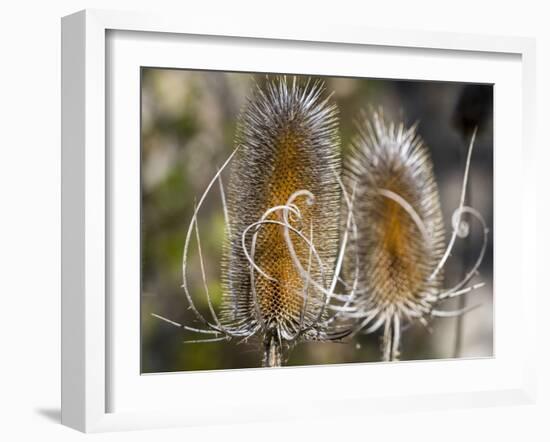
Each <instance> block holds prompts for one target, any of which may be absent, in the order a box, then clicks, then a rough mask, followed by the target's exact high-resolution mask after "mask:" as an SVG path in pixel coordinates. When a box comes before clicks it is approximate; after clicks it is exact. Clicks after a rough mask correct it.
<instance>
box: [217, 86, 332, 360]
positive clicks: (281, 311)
mask: <svg viewBox="0 0 550 442" xmlns="http://www.w3.org/2000/svg"><path fill="white" fill-rule="evenodd" d="M337 123H338V120H337V111H336V107H335V106H334V105H333V104H331V103H330V101H329V97H327V96H326V95H325V93H324V86H323V84H322V83H321V82H313V83H312V82H310V81H308V82H306V83H300V82H299V81H298V80H297V79H296V78H293V79H292V80H291V81H289V80H287V79H286V78H284V77H279V78H277V79H275V80H268V81H267V82H266V84H265V86H264V87H257V88H256V90H255V92H254V95H253V96H252V97H251V98H250V99H249V100H248V103H247V105H246V108H245V109H244V111H243V112H242V115H241V117H240V120H239V124H238V129H237V136H236V145H237V146H238V152H237V154H236V157H235V159H234V161H233V167H232V170H231V175H230V182H229V186H228V193H227V216H228V218H229V224H228V241H227V244H226V246H225V252H224V258H223V263H222V269H223V275H222V279H223V284H224V298H223V303H222V310H221V321H222V323H224V324H229V325H230V327H232V328H237V329H239V330H243V331H245V332H246V333H245V334H247V335H253V334H259V335H260V336H261V339H262V341H263V343H264V347H265V357H264V364H265V365H280V363H281V360H282V356H281V353H282V351H283V349H284V347H285V346H287V345H291V343H292V342H295V341H296V340H297V339H298V338H302V339H327V338H328V335H327V330H326V329H325V328H324V327H323V326H321V324H322V323H323V321H324V319H325V318H326V305H325V304H326V298H327V296H326V290H328V288H329V284H330V282H331V280H332V278H333V275H334V265H335V261H336V257H337V252H338V237H339V225H338V222H339V221H338V214H339V211H340V197H341V189H340V186H339V183H338V179H339V178H338V177H339V175H340V168H341V165H340V157H339V137H338V133H337ZM312 251H315V256H312ZM304 272H305V275H304Z"/></svg>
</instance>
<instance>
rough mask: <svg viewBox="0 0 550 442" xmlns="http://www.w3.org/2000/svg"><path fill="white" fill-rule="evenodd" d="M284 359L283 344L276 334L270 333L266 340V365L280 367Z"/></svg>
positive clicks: (263, 363) (264, 361)
mask: <svg viewBox="0 0 550 442" xmlns="http://www.w3.org/2000/svg"><path fill="white" fill-rule="evenodd" d="M281 360H282V351H281V344H280V342H279V341H278V340H277V339H276V337H275V336H274V335H268V336H267V337H266V339H265V341H264V358H263V361H262V365H263V366H264V367H280V366H281Z"/></svg>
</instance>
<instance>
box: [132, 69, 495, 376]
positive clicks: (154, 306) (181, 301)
mask: <svg viewBox="0 0 550 442" xmlns="http://www.w3.org/2000/svg"><path fill="white" fill-rule="evenodd" d="M264 80H265V75H264V74H245V73H223V72H199V71H185V70H169V69H158V68H143V69H142V133H141V140H142V143H141V144H142V145H141V149H142V165H141V168H142V170H141V174H142V211H141V217H142V244H141V248H142V293H141V314H142V318H141V340H142V346H141V348H142V355H141V358H142V361H141V362H142V372H143V373H155V372H169V371H182V370H208V369H219V368H246V367H258V366H259V364H260V352H259V351H258V348H257V347H256V346H255V345H253V344H248V345H238V346H237V345H236V344H234V343H227V342H221V343H204V344H183V341H184V340H188V339H196V338H201V337H203V336H201V335H192V334H191V333H189V332H183V330H182V329H179V328H176V327H174V326H172V325H170V324H167V323H165V322H162V321H160V320H158V319H156V318H154V317H152V316H151V314H152V313H155V314H159V315H162V316H164V317H167V318H169V319H171V320H174V321H177V322H179V323H185V324H188V325H198V323H197V322H196V320H195V318H194V316H193V314H192V312H190V311H188V310H187V301H186V300H185V297H184V293H183V290H182V289H181V288H180V286H181V279H182V278H181V260H182V249H183V244H184V240H185V234H186V231H187V227H188V225H189V221H190V218H191V214H192V211H193V205H194V202H195V200H196V199H198V198H199V197H200V196H201V195H202V193H203V191H204V189H205V187H206V186H207V184H208V182H209V181H210V179H211V178H212V176H213V175H214V174H215V173H216V170H217V168H218V167H219V166H221V164H222V163H223V162H224V161H225V159H226V158H227V157H228V156H229V154H230V152H231V151H232V149H233V137H234V133H235V124H236V121H237V118H238V114H239V111H240V109H241V107H242V106H243V104H244V102H245V99H246V97H247V96H248V95H249V94H250V92H251V91H252V88H253V85H254V82H258V83H261V82H262V81H264ZM324 81H325V83H326V87H327V91H329V92H334V95H333V99H334V101H335V102H336V103H337V104H338V107H339V111H340V132H341V139H342V149H343V154H344V155H345V150H346V149H347V147H348V145H349V141H350V139H351V137H352V136H353V134H354V120H355V119H356V118H358V116H359V112H360V111H361V110H367V111H368V110H369V109H370V108H374V109H377V108H379V107H382V108H383V110H384V114H385V116H386V117H387V118H391V119H393V120H395V121H397V122H398V121H403V122H404V123H405V124H406V125H411V124H413V123H415V122H418V132H419V134H420V135H421V136H422V138H423V139H424V141H425V143H426V144H427V146H428V148H429V150H430V153H431V156H432V160H433V163H434V171H435V175H436V180H437V182H438V185H439V190H440V197H441V204H442V210H443V215H444V220H445V226H446V232H447V239H448V238H449V237H450V234H451V216H452V213H453V211H454V210H455V209H456V207H457V206H458V203H459V197H460V190H461V185H462V179H463V173H464V165H465V161H466V154H467V148H468V143H469V140H470V137H471V133H472V131H473V128H474V127H475V126H478V127H479V132H478V137H477V139H476V143H475V147H474V152H473V156H472V165H471V172H470V181H469V190H468V198H467V201H466V203H467V204H468V205H470V206H473V207H474V208H476V209H477V210H479V212H480V213H481V214H482V215H483V217H484V218H485V220H486V222H487V224H488V226H489V228H490V229H491V232H492V225H493V218H492V217H493V124H492V121H493V115H492V100H493V88H492V86H491V85H467V84H461V83H450V82H430V81H402V80H398V81H397V80H380V79H348V78H333V77H327V78H324ZM225 181H226V182H227V177H225ZM199 226H200V229H201V242H202V247H203V254H204V256H205V261H206V262H205V264H206V268H207V274H208V282H209V291H210V293H211V294H212V295H213V298H214V303H215V304H216V305H218V303H219V301H220V299H221V285H220V271H219V260H220V256H221V247H222V242H223V238H224V230H223V229H224V221H223V212H222V205H221V201H220V198H219V193H218V191H217V186H214V188H213V191H212V192H211V193H210V194H209V196H208V198H207V200H206V201H205V204H204V206H203V209H202V210H201V212H200V214H199ZM471 228H472V233H471V235H470V237H469V238H468V239H466V240H458V241H457V244H456V246H455V249H454V253H453V255H452V256H451V258H450V259H449V260H448V262H447V264H446V267H445V284H444V285H445V287H448V286H451V285H452V284H454V283H456V282H457V281H458V280H460V279H461V278H462V276H463V275H464V273H465V271H467V270H468V269H469V268H470V267H471V265H472V264H473V262H474V260H475V259H476V257H477V253H478V251H479V248H480V247H481V229H480V228H479V226H478V225H477V224H475V223H472V225H471ZM196 255H197V254H196V248H195V246H194V245H192V247H191V249H190V262H189V280H190V287H191V289H192V294H193V296H194V299H195V302H196V304H197V306H198V307H199V308H200V309H201V310H203V311H204V312H205V314H206V310H207V304H206V299H205V297H204V296H203V294H202V282H201V279H200V272H199V267H198V260H197V256H196ZM492 269H493V244H492V233H490V235H489V244H488V249H487V253H486V255H485V258H484V260H483V264H482V266H481V268H480V275H479V276H478V277H476V278H475V279H474V282H479V281H483V282H485V283H486V286H485V287H484V288H482V289H480V290H478V291H476V292H474V294H470V295H468V300H467V302H468V304H469V305H470V304H474V303H482V305H481V307H480V308H478V309H476V310H474V311H472V312H470V313H468V314H467V315H466V316H465V317H464V319H463V324H462V333H461V340H460V342H459V343H458V344H457V342H456V335H457V334H456V322H457V320H456V319H454V318H453V319H449V318H445V319H435V320H434V321H433V323H432V324H431V327H432V331H431V332H429V331H428V330H426V329H425V328H424V327H423V326H421V325H418V326H417V325H414V326H411V327H410V328H409V329H408V330H407V331H406V332H404V334H403V342H402V357H401V359H402V360H419V359H438V358H449V357H453V356H454V355H455V354H458V355H459V356H460V357H484V356H485V357H486V356H491V355H492V352H493V296H492V277H493V270H492ZM458 302H459V301H458V300H450V301H447V302H446V303H445V304H444V305H443V306H444V307H443V308H445V309H453V308H455V307H457V306H458ZM357 344H359V345H357ZM457 345H458V347H459V350H460V351H459V353H455V347H456V346H457ZM379 359H380V352H379V334H377V333H375V334H372V335H367V336H361V337H359V338H358V339H356V341H354V342H353V343H348V344H333V343H307V344H300V345H298V346H297V347H296V348H295V349H294V350H293V352H292V353H291V354H290V358H289V360H288V361H287V364H286V365H312V364H322V363H347V362H373V361H379Z"/></svg>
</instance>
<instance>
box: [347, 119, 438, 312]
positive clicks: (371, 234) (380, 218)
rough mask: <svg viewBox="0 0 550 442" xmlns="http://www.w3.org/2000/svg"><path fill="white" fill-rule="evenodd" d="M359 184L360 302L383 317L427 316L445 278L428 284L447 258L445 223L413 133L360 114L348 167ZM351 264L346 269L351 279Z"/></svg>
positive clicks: (429, 166)
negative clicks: (441, 260) (360, 121)
mask: <svg viewBox="0 0 550 442" xmlns="http://www.w3.org/2000/svg"><path fill="white" fill-rule="evenodd" d="M345 169H346V172H345V174H346V179H347V181H348V183H353V184H355V186H356V188H355V200H354V215H355V221H356V223H357V228H358V235H357V239H356V241H354V243H353V244H352V245H351V248H352V249H353V250H354V251H356V253H357V257H358V261H357V262H358V264H359V272H358V275H359V281H358V287H359V288H360V289H362V290H360V292H359V293H360V294H359V296H358V300H357V303H358V305H360V306H361V308H362V309H363V310H364V311H365V312H375V311H377V312H378V313H377V315H378V316H379V317H381V316H383V315H387V320H390V319H391V316H389V315H394V314H399V315H402V314H403V315H405V316H406V317H408V318H409V319H410V318H411V316H412V317H420V316H421V315H423V314H424V313H427V309H429V302H428V301H429V300H430V299H432V297H433V296H435V295H436V294H437V292H438V289H439V288H440V286H441V283H442V278H443V276H442V272H439V273H438V274H437V275H435V276H434V277H433V278H430V276H431V274H432V272H433V270H434V269H435V268H436V266H437V263H438V262H439V260H440V259H441V257H442V255H443V252H444V235H445V233H444V225H443V219H442V213H441V208H440V202H439V191H438V188H437V183H436V181H435V178H434V174H433V165H432V161H431V158H430V155H429V152H428V149H427V148H426V147H425V145H424V142H423V141H422V139H421V138H420V137H419V136H418V135H417V134H416V131H415V127H411V128H409V129H405V128H404V126H403V125H399V126H397V127H396V126H395V125H394V124H387V123H386V122H385V121H384V120H383V117H382V115H381V114H379V113H374V114H373V115H372V117H371V118H368V117H366V116H363V121H362V123H360V124H359V135H358V136H357V137H356V139H355V140H354V142H353V143H352V149H351V153H350V155H349V157H348V158H347V161H346V167H345ZM351 267H352V266H351V265H349V262H348V264H347V265H346V269H347V270H346V271H347V274H348V275H350V274H351V273H352V271H351Z"/></svg>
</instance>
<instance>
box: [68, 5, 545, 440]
mask: <svg viewBox="0 0 550 442" xmlns="http://www.w3.org/2000/svg"><path fill="white" fill-rule="evenodd" d="M62 35H63V38H62V45H63V48H62V49H63V63H62V68H63V69H62V72H63V94H62V101H63V103H62V104H63V131H62V133H63V161H62V171H63V189H62V190H63V192H62V195H63V197H62V205H63V214H62V215H63V234H62V240H63V246H62V252H63V277H62V288H63V298H62V299H63V303H62V304H63V312H62V318H63V327H62V349H63V361H62V369H63V375H62V387H63V392H62V421H63V423H65V424H66V425H68V426H71V427H74V428H77V429H79V430H81V431H86V432H88V431H108V430H115V429H125V428H128V429H130V428H131V429H136V428H154V427H164V426H185V425H197V424H207V423H208V422H210V421H211V420H212V419H214V418H215V419H216V420H217V421H218V422H249V421H257V420H266V419H273V418H276V419H283V418H285V417H295V416H310V415H321V416H323V415H327V416H328V415H329V414H332V415H334V413H336V414H342V413H346V414H348V415H349V414H353V415H365V414H368V413H370V412H372V411H374V410H380V409H382V410H387V411H388V412H394V411H396V410H401V409H411V408H414V407H424V408H425V407H433V408H441V407H466V406H483V405H498V404H503V403H527V402H529V401H531V400H532V394H533V388H534V375H533V366H532V365H533V364H534V359H532V355H533V354H534V348H533V346H532V345H531V344H530V343H531V342H532V339H531V337H532V334H533V333H534V324H533V323H532V321H531V320H529V319H528V318H530V317H532V316H534V315H532V314H531V313H532V310H533V308H534V307H533V306H534V305H535V303H534V302H533V299H534V297H535V294H536V290H535V288H534V278H533V275H532V272H533V271H534V270H533V266H531V265H529V258H528V256H530V255H531V252H532V250H533V248H534V244H535V242H534V229H533V228H532V226H533V224H534V214H533V210H534V209H533V207H534V204H532V202H533V198H534V190H533V189H534V187H533V186H532V182H533V177H532V176H529V174H528V173H526V171H528V170H529V165H530V164H531V162H532V161H533V155H534V153H533V150H532V149H533V148H532V140H531V133H532V130H531V125H532V123H531V121H532V112H533V97H534V81H533V76H534V68H533V63H534V59H533V57H534V49H533V42H532V41H531V40H528V39H520V38H492V37H481V36H469V35H460V36H457V35H452V34H428V33H420V32H399V33H390V32H387V31H383V32H382V31H374V30H368V29H344V28H338V27H337V28H335V29H334V30H331V31H330V32H329V33H327V32H321V31H320V30H319V29H315V28H311V29H302V30H297V29H291V28H288V29H287V28H285V27H279V28H273V29H270V28H269V27H266V28H263V27H262V28H261V29H259V28H254V27H251V26H247V25H244V24H232V25H229V24H223V25H221V24H217V23H209V22H208V21H205V22H204V23H201V22H200V21H196V20H193V21H192V22H191V21H190V22H186V23H179V22H176V21H172V20H171V19H169V18H166V17H152V16H145V15H140V14H129V13H113V12H107V11H84V12H80V13H77V14H74V15H71V16H68V17H65V18H64V19H63V26H62ZM410 379H415V382H410ZM245 398H249V399H251V398H252V399H253V402H254V404H255V406H254V407H253V408H252V409H251V407H250V406H249V403H250V402H249V401H247V400H245Z"/></svg>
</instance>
